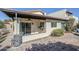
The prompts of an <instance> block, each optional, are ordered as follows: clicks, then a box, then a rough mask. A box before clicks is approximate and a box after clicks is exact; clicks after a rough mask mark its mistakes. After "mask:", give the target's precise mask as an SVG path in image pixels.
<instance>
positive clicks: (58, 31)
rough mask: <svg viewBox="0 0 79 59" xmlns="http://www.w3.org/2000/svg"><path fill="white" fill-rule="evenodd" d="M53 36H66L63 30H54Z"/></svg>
mask: <svg viewBox="0 0 79 59" xmlns="http://www.w3.org/2000/svg"><path fill="white" fill-rule="evenodd" d="M51 35H52V36H62V35H64V30H63V29H54V30H53V32H52V34H51Z"/></svg>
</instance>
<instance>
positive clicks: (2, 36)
mask: <svg viewBox="0 0 79 59" xmlns="http://www.w3.org/2000/svg"><path fill="white" fill-rule="evenodd" d="M8 33H9V32H5V33H2V34H0V43H1V42H3V41H4V40H5V39H6V37H7V34H8Z"/></svg>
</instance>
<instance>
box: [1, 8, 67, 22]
mask: <svg viewBox="0 0 79 59" xmlns="http://www.w3.org/2000/svg"><path fill="white" fill-rule="evenodd" d="M0 11H2V12H3V13H5V14H6V15H7V16H9V17H11V18H13V17H15V16H16V13H17V17H19V18H32V19H44V20H45V19H52V20H61V21H67V20H68V19H61V18H56V17H51V16H46V15H37V14H32V13H28V12H26V13H25V12H22V11H15V10H10V9H3V8H0Z"/></svg>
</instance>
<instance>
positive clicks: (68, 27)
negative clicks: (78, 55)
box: [66, 16, 75, 32]
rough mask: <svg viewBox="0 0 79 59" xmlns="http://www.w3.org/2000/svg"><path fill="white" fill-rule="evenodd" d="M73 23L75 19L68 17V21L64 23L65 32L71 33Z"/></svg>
mask: <svg viewBox="0 0 79 59" xmlns="http://www.w3.org/2000/svg"><path fill="white" fill-rule="evenodd" d="M74 21H75V19H74V18H73V17H72V16H70V17H69V20H68V21H67V23H66V31H68V32H71V31H72V30H73V28H74V26H73V24H74Z"/></svg>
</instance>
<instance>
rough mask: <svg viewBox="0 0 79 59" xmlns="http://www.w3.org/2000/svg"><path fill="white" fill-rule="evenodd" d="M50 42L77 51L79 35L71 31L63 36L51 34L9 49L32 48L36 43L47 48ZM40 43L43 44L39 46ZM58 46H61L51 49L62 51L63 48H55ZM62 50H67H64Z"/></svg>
mask: <svg viewBox="0 0 79 59" xmlns="http://www.w3.org/2000/svg"><path fill="white" fill-rule="evenodd" d="M50 43H51V45H52V46H53V44H54V46H56V45H58V46H60V45H64V46H65V45H66V47H65V49H66V50H67V51H68V49H70V50H71V51H73V50H74V51H76V48H78V47H79V36H77V35H73V34H71V33H66V34H65V35H64V36H62V37H51V36H49V37H45V38H41V39H38V40H34V41H30V42H25V43H23V44H22V45H21V46H19V47H12V48H10V49H8V51H25V50H30V48H33V45H34V44H36V45H37V46H38V47H42V48H46V46H48V44H50ZM55 44H56V45H55ZM39 45H41V46H39ZM34 47H36V46H34ZM48 47H49V46H48ZM48 47H47V48H48ZM69 47H70V48H69ZM26 48H27V49H26ZM28 48H29V49H28ZM57 48H59V47H56V48H53V50H51V49H50V51H61V50H55V49H57ZM67 48H68V49H67ZM60 49H61V48H60ZM70 50H69V51H70ZM33 51H35V50H33ZM36 51H40V50H36ZM41 51H44V49H43V50H41ZM45 51H46V50H45ZM62 51H65V50H62Z"/></svg>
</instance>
